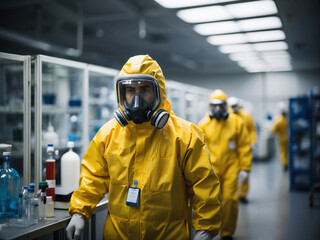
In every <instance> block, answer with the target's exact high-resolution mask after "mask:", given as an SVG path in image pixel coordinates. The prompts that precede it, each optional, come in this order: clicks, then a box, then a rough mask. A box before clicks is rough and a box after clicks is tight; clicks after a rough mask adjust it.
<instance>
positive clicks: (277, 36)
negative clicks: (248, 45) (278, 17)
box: [246, 30, 286, 42]
mask: <svg viewBox="0 0 320 240" xmlns="http://www.w3.org/2000/svg"><path fill="white" fill-rule="evenodd" d="M246 36H247V38H248V40H249V42H265V41H277V40H284V39H285V38H286V35H285V34H284V32H283V31H281V30H274V31H263V32H250V33H246Z"/></svg>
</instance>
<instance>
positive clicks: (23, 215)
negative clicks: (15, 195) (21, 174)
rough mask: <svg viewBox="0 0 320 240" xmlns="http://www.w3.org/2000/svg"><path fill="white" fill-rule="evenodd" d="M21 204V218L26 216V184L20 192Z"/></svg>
mask: <svg viewBox="0 0 320 240" xmlns="http://www.w3.org/2000/svg"><path fill="white" fill-rule="evenodd" d="M21 200H22V206H21V216H20V217H21V218H23V219H25V218H27V216H28V213H27V211H28V209H27V201H28V186H23V190H22V194H21Z"/></svg>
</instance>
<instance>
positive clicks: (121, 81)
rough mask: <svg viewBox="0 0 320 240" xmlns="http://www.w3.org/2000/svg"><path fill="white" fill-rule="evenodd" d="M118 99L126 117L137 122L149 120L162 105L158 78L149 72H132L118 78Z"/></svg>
mask: <svg viewBox="0 0 320 240" xmlns="http://www.w3.org/2000/svg"><path fill="white" fill-rule="evenodd" d="M116 87H117V100H118V104H119V107H120V108H121V109H122V111H123V113H124V115H125V117H126V118H127V119H128V120H132V121H133V122H134V123H136V124H141V123H143V122H147V121H149V120H150V119H151V116H152V114H153V112H154V111H155V110H156V109H157V108H158V107H159V105H160V100H161V99H160V90H159V84H158V81H157V79H155V78H154V77H153V76H151V75H147V74H130V75H124V76H120V77H119V78H118V79H117V85H116Z"/></svg>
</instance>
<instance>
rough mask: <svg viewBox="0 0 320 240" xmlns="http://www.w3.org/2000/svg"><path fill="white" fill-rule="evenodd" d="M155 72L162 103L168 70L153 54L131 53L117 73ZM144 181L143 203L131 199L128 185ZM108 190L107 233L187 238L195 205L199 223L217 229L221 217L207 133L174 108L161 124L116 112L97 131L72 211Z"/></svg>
mask: <svg viewBox="0 0 320 240" xmlns="http://www.w3.org/2000/svg"><path fill="white" fill-rule="evenodd" d="M126 74H149V75H152V76H154V77H155V78H156V79H157V81H158V82H159V86H160V95H161V103H160V106H159V108H164V109H165V110H166V111H167V112H169V113H171V107H170V106H171V105H170V102H169V101H168V100H167V99H166V92H165V78H164V76H163V73H162V70H161V69H160V66H159V65H158V63H157V62H156V61H154V60H153V59H152V58H151V57H149V56H148V55H139V56H135V57H131V58H130V59H129V60H128V62H127V63H126V64H125V65H124V66H123V68H122V70H121V72H120V74H119V75H126ZM134 180H137V181H138V184H137V187H138V188H140V189H141V192H140V201H139V206H137V207H136V206H127V205H126V197H127V193H128V188H129V187H131V186H132V185H133V182H134ZM105 193H109V205H108V207H109V211H108V216H107V219H106V222H105V225H104V239H119V240H120V239H121V240H122V239H133V240H136V239H189V237H190V236H189V235H190V233H189V224H190V212H191V211H190V207H188V199H190V200H191V204H192V208H193V220H192V224H193V226H194V228H195V230H196V231H199V230H205V231H208V232H209V233H210V234H212V236H215V235H217V234H218V232H219V228H220V225H221V216H220V208H221V199H220V197H221V196H220V184H219V180H218V178H217V176H216V174H215V172H214V170H213V168H212V166H211V164H210V154H209V151H208V149H207V146H206V144H205V142H204V134H203V132H202V131H201V129H199V128H198V127H197V126H195V125H194V124H192V123H190V122H187V121H185V120H183V119H181V118H179V117H177V116H175V115H174V114H172V115H171V114H170V117H169V119H168V122H167V124H166V125H165V126H164V127H163V128H162V129H157V128H155V127H154V126H152V125H151V124H150V121H149V122H144V123H142V124H134V123H133V122H132V121H129V124H128V125H127V126H125V127H121V126H120V125H119V123H118V122H117V121H116V120H115V119H113V120H111V121H109V122H107V123H106V124H105V125H104V126H103V127H102V128H101V129H100V130H99V132H98V133H97V134H96V136H95V137H94V138H93V140H92V141H91V143H90V146H89V148H88V150H87V152H86V154H85V156H84V158H83V159H82V163H81V176H80V187H79V189H77V190H76V191H75V192H74V193H73V195H72V198H71V202H70V208H69V213H70V214H71V215H72V214H74V213H80V214H83V215H84V216H85V217H86V219H89V217H90V215H91V214H92V211H93V209H94V207H95V206H96V204H97V203H98V202H99V201H100V200H101V199H102V198H103V196H104V195H105Z"/></svg>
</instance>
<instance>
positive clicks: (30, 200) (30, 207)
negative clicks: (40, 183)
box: [26, 188, 38, 225]
mask: <svg viewBox="0 0 320 240" xmlns="http://www.w3.org/2000/svg"><path fill="white" fill-rule="evenodd" d="M26 221H27V222H28V225H33V224H36V223H38V211H37V209H36V207H35V204H34V188H29V189H28V197H27V219H26Z"/></svg>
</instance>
